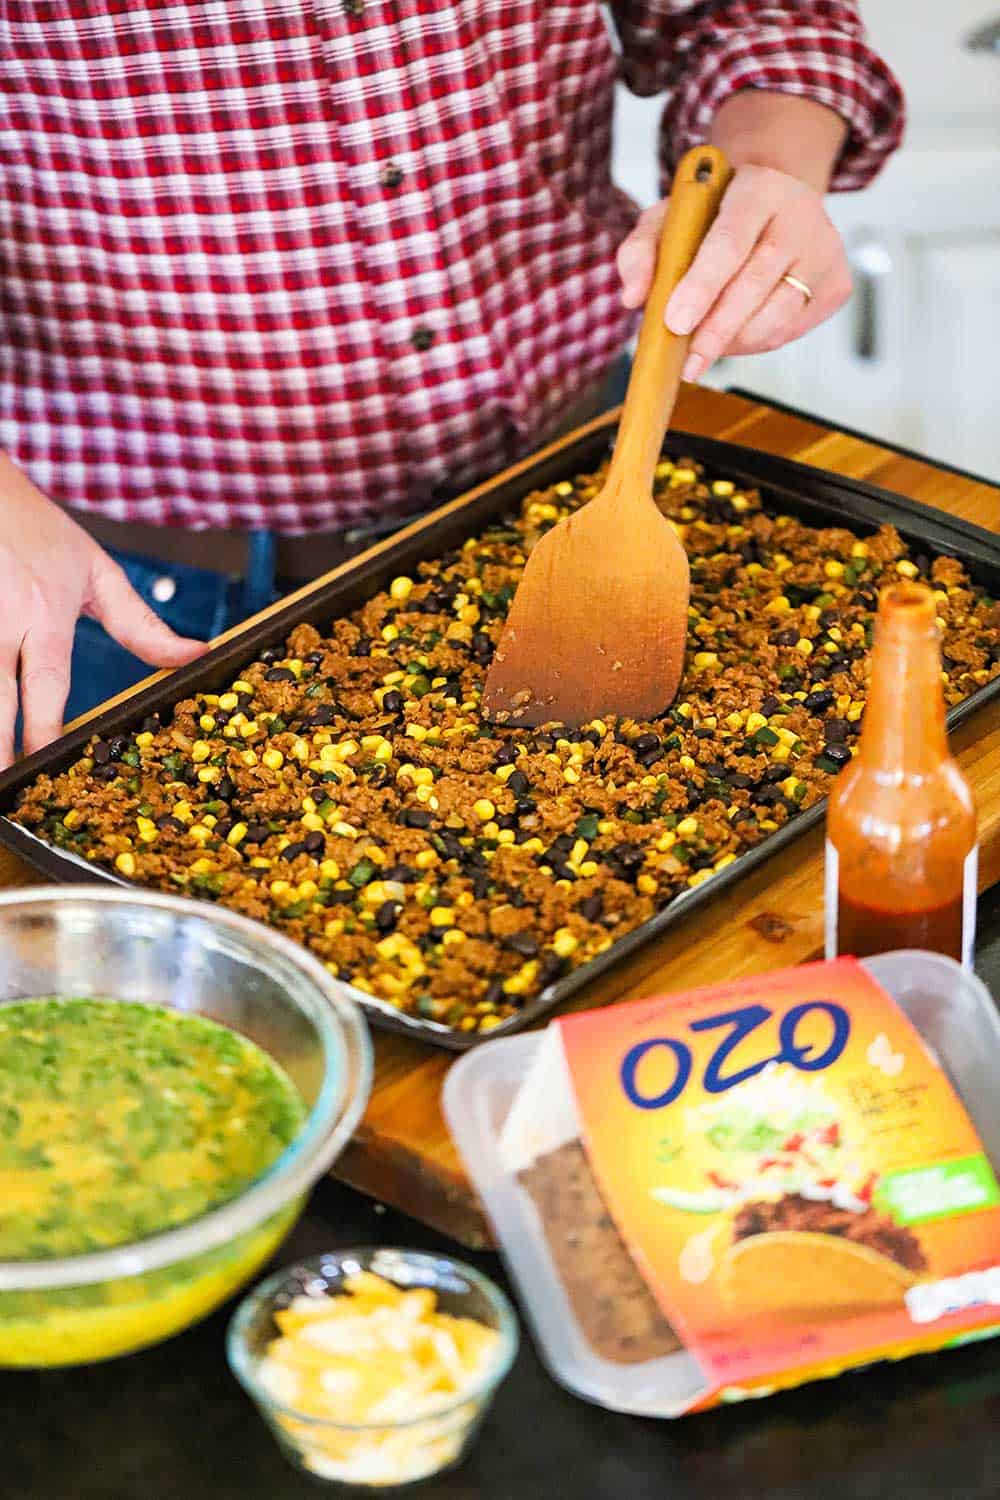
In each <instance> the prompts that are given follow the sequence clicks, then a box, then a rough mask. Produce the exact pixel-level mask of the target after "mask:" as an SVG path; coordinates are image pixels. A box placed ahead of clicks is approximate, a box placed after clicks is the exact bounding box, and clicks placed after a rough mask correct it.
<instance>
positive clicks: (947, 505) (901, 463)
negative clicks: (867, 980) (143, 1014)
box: [0, 386, 1000, 1248]
mask: <svg viewBox="0 0 1000 1500" xmlns="http://www.w3.org/2000/svg"><path fill="white" fill-rule="evenodd" d="M673 426H674V428H675V430H678V431H683V432H691V433H699V434H703V435H704V436H707V437H717V438H723V439H726V440H727V441H729V442H734V443H743V444H746V445H747V446H749V447H753V448H760V449H764V450H766V451H768V452H770V453H779V454H783V455H785V456H786V457H788V458H794V459H798V460H799V461H801V462H803V463H809V464H815V465H817V466H818V467H820V468H824V469H831V470H833V471H834V472H836V473H840V474H847V475H851V476H853V477H855V478H860V479H868V480H870V481H871V482H872V483H874V484H878V485H881V486H883V487H884V488H886V489H890V490H896V491H897V492H898V493H900V494H903V495H908V496H909V497H910V498H911V499H914V500H919V501H923V502H924V503H926V504H928V505H934V506H938V507H939V508H940V509H942V510H947V511H951V512H952V513H953V514H955V515H958V516H963V517H964V518H965V519H966V520H969V521H974V522H976V523H977V524H978V525H980V526H985V527H987V528H988V529H990V530H993V531H1000V488H995V487H993V486H991V485H987V484H982V483H979V482H977V481H975V480H972V479H966V478H964V477H962V476H961V475H958V474H954V473H951V472H949V471H947V470H943V469H939V468H936V467H935V466H934V465H933V464H929V463H923V462H921V461H920V460H918V459H913V458H907V457H904V456H902V455H900V454H898V453H894V452H891V451H890V450H889V449H886V448H881V447H879V446H877V445H876V444H874V443H869V442H865V441H863V440H862V439H860V438H855V437H851V436H849V435H848V434H845V433H842V432H836V431H834V430H832V429H831V428H829V427H825V426H823V425H822V424H821V423H819V422H815V421H809V420H804V419H803V418H800V417H795V416H790V415H788V414H786V413H784V412H780V411H777V410H775V409H774V408H772V407H768V406H765V405H763V404H761V403H759V402H755V401H752V400H747V399H745V398H743V397H740V396H732V395H725V394H720V393H719V392H716V391H710V390H704V389H699V388H696V387H691V386H688V387H684V388H683V389H682V392H681V396H680V399H679V401H678V404H677V410H676V412H675V414H674V421H673ZM953 743H954V746H955V748H956V750H957V752H958V755H959V760H960V762H961V764H962V766H963V768H964V770H965V772H966V775H967V776H968V777H969V779H970V781H971V782H972V786H973V788H974V790H975V793H976V798H977V801H978V805H979V817H980V839H981V858H980V886H981V888H984V889H985V888H986V887H987V886H990V885H992V884H993V883H994V882H995V881H997V880H998V879H1000V704H996V703H995V704H993V705H992V706H991V707H989V708H987V709H984V710H982V711H981V712H980V713H979V714H977V715H976V716H975V717H974V718H973V719H971V720H970V721H969V722H968V723H967V724H966V725H965V726H964V727H963V728H962V729H961V730H960V731H959V732H958V733H957V734H956V735H955V737H954V741H953ZM822 843H823V841H822V831H821V830H819V829H817V830H814V832H813V833H812V834H810V835H807V836H806V837H804V838H802V839H801V840H800V841H799V842H798V843H796V844H794V845H792V847H791V848H789V849H787V850H785V851H784V852H783V853H782V854H779V855H776V856H775V858H774V859H772V860H771V861H770V862H769V863H768V864H766V865H765V866H764V867H763V868H762V869H760V870H758V871H757V872H756V873H755V874H753V875H751V876H748V877H747V878H746V879H745V880H743V881H742V882H740V883H738V884H737V885H735V886H734V887H732V888H731V889H730V890H729V891H728V892H726V893H725V894H723V895H722V896H720V897H719V898H718V900H717V901H716V902H715V903H714V905H712V906H711V907H710V908H709V909H708V912H707V913H695V914H694V915H693V916H691V917H689V918H688V920H687V921H686V922H682V923H680V924H679V925H678V926H676V927H674V928H672V929H671V931H670V933H669V934H668V935H667V936H666V937H665V938H664V939H663V940H662V941H660V942H659V943H654V944H650V945H649V946H648V947H647V948H645V949H643V951H642V952H640V953H638V954H636V955H635V957H634V958H632V959H631V960H630V961H628V962H627V963H624V964H622V965H621V966H620V967H619V968H617V969H615V970H613V971H612V972H611V973H610V974H608V975H605V976H604V977H603V978H602V979H599V980H597V981H596V982H595V983H594V984H592V985H591V986H589V987H588V988H587V989H586V990H584V991H583V992H582V993H581V994H580V995H579V996H578V997H577V999H576V1000H575V1002H573V1005H572V1008H573V1009H585V1008H587V1007H593V1006H598V1005H608V1004H611V1003H613V1002H615V1001H618V1000H629V999H637V998H638V997H640V996H642V995H651V994H656V993H664V992H666V991H669V990H677V989H684V988H690V987H692V986H694V985H698V984H712V983H715V982H718V981H721V980H727V979H733V978H736V977H739V976H741V975H746V974H754V973H760V972H762V971H764V970H767V969H776V968H781V967H782V966H784V965H787V964H792V963H801V962H803V961H805V960H808V959H813V958H817V957H820V956H822V947H823V860H822V853H823V847H822ZM37 878H38V877H37V876H36V875H34V874H33V872H32V871H30V870H29V869H28V868H27V867H26V866H25V865H23V864H22V863H21V862H20V861H19V860H17V859H15V858H14V856H13V855H11V854H9V853H8V852H7V851H6V850H0V887H11V886H23V885H29V884H31V883H32V882H33V881H36V880H37ZM374 1037H375V1058H376V1067H375V1086H374V1089H373V1092H372V1098H371V1102H370V1104H369V1107H368V1111H367V1113H366V1114H365V1117H364V1120H363V1121H362V1123H361V1126H360V1128H359V1130H358V1132H357V1135H356V1137H355V1139H354V1141H353V1142H352V1143H351V1145H350V1146H349V1148H348V1149H347V1151H346V1152H345V1153H344V1155H343V1156H342V1157H341V1158H340V1160H339V1162H338V1163H337V1167H336V1175H337V1176H338V1177H341V1178H342V1179H343V1180H345V1181H346V1182H349V1183H352V1184H353V1185H354V1186H356V1187H358V1188H360V1189H361V1190H362V1191H363V1192H365V1193H369V1194H371V1195H372V1196H373V1197H376V1198H379V1199H381V1200H382V1201H383V1202H386V1203H390V1204H392V1205H393V1207H396V1208H400V1209H403V1210H404V1211H405V1212H407V1213H410V1214H412V1215H413V1216H414V1217H415V1218H418V1219H422V1220H424V1221H425V1222H426V1223H429V1224H432V1225H434V1226H435V1227H436V1228H438V1229H441V1230H443V1231H444V1232H445V1233H446V1234H449V1235H451V1236H452V1237H453V1238H454V1239H456V1240H459V1241H461V1242H462V1243H463V1244H464V1245H467V1246H469V1247H470V1248H480V1247H483V1246H485V1245H487V1244H489V1243H490V1231H489V1226H488V1225H487V1223H486V1221H485V1219H484V1217H483V1214H482V1211H481V1209H480V1206H479V1204H478V1201H477V1200H476V1197H475V1195H474V1193H473V1192H472V1190H471V1188H470V1186H469V1183H468V1181H467V1179H466V1177H465V1174H464V1172H463V1170H462V1167H461V1163H460V1162H459V1160H458V1156H457V1154H456V1152H455V1149H454V1147H453V1145H452V1143H451V1138H450V1136H449V1135H448V1131H447V1128H446V1126H445V1123H444V1119H443V1117H442V1115H441V1108H440V1097H441V1085H442V1083H443V1081H444V1076H445V1073H446V1072H447V1070H448V1068H449V1067H450V1066H451V1063H452V1060H453V1059H452V1057H451V1056H450V1055H448V1054H446V1053H444V1052H441V1051H439V1050H437V1049H435V1048H432V1047H429V1046H426V1045H425V1044H423V1043H420V1042H413V1041H409V1040H407V1039H406V1038H404V1037H399V1036H395V1035H389V1034H387V1033H382V1032H375V1033H374Z"/></svg>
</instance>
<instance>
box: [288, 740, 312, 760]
mask: <svg viewBox="0 0 1000 1500" xmlns="http://www.w3.org/2000/svg"><path fill="white" fill-rule="evenodd" d="M292 754H293V755H294V756H295V759H296V760H298V761H307V760H309V758H310V756H311V755H312V751H311V750H310V749H309V742H308V740H303V739H297V740H295V741H293V743H292Z"/></svg>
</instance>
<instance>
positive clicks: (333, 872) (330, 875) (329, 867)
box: [319, 859, 340, 880]
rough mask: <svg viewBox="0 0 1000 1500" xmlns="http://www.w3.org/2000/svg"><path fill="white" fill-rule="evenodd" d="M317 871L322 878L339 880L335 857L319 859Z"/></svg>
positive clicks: (338, 869) (338, 867) (338, 868)
mask: <svg viewBox="0 0 1000 1500" xmlns="http://www.w3.org/2000/svg"><path fill="white" fill-rule="evenodd" d="M319 873H320V874H321V875H322V877H323V879H324V880H339V879H340V866H339V865H338V863H337V861H336V860H335V859H324V860H321V861H320V867H319Z"/></svg>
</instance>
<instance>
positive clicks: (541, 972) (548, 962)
mask: <svg viewBox="0 0 1000 1500" xmlns="http://www.w3.org/2000/svg"><path fill="white" fill-rule="evenodd" d="M562 971H563V961H562V959H561V958H560V957H559V955H558V953H553V952H552V951H551V949H550V950H549V952H547V953H543V954H542V961H541V963H540V964H539V966H538V983H539V984H540V985H541V986H542V988H543V989H544V987H545V986H546V985H547V984H551V983H552V981H553V979H558V978H559V975H560V974H561V973H562Z"/></svg>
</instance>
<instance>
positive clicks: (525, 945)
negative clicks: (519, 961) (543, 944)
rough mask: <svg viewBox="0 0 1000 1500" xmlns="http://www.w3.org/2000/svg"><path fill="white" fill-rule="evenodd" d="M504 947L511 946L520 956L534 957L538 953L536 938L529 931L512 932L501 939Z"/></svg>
mask: <svg viewBox="0 0 1000 1500" xmlns="http://www.w3.org/2000/svg"><path fill="white" fill-rule="evenodd" d="M503 946H504V947H505V948H512V949H513V951H514V952H515V953H519V954H520V955H521V957H522V958H536V957H537V955H538V939H537V938H535V937H533V936H532V935H531V933H530V932H512V933H509V934H508V936H507V937H505V938H504V939H503Z"/></svg>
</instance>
